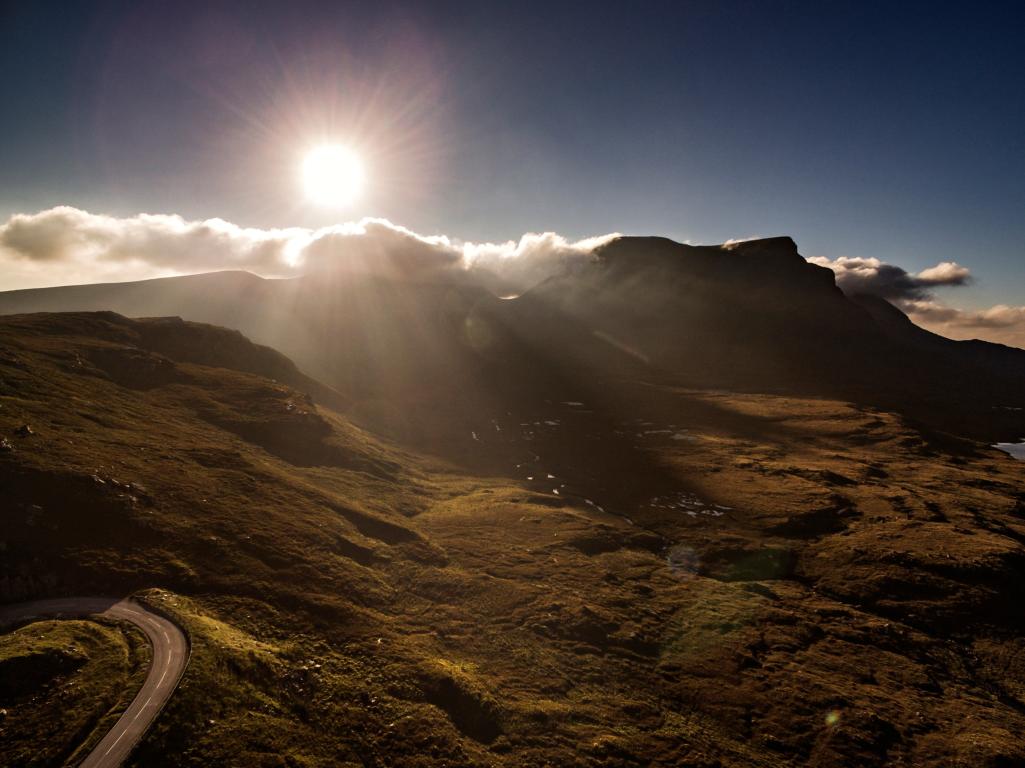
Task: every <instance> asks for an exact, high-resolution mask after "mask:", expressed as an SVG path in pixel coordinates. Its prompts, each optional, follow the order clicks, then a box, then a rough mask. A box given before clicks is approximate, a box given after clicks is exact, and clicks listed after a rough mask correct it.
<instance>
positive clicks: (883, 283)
mask: <svg viewBox="0 0 1025 768" xmlns="http://www.w3.org/2000/svg"><path fill="white" fill-rule="evenodd" d="M808 261H810V262H811V263H812V264H818V265H819V266H820V267H829V269H831V270H833V272H835V273H836V284H837V285H838V286H840V289H841V290H842V291H843V292H844V293H847V294H855V293H868V294H871V295H873V296H881V297H882V298H884V299H890V300H897V301H903V300H907V301H924V300H926V299H929V298H931V296H932V289H933V288H939V287H943V286H963V285H968V284H969V283H970V282H971V280H972V276H971V272H970V271H969V270H968V268H967V267H962V266H961V265H960V264H957V263H956V262H953V261H944V262H941V263H940V264H937V265H936V266H935V267H929V268H928V269H924V270H922V271H921V272H919V273H918V274H917V275H916V274H912V273H910V272H908V271H907V270H905V269H903V268H902V267H898V266H897V265H895V264H887V263H885V262H883V261H880V260H879V259H874V258H869V259H864V258H852V257H849V256H841V257H840V258H838V259H833V260H830V259H827V258H825V257H823V256H813V257H811V258H809V259H808Z"/></svg>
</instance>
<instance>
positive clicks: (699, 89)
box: [0, 1, 1025, 308]
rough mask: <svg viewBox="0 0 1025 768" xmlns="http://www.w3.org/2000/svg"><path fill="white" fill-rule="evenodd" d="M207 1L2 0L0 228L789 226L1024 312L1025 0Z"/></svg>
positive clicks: (829, 247) (743, 229)
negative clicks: (317, 192) (346, 223)
mask: <svg viewBox="0 0 1025 768" xmlns="http://www.w3.org/2000/svg"><path fill="white" fill-rule="evenodd" d="M184 6H185V10H182V8H181V4H178V3H162V2H145V1H144V2H136V3H127V2H97V3H46V2H33V3H19V4H13V3H12V4H4V5H2V6H0V9H2V10H0V29H2V30H3V32H2V33H0V78H2V81H3V82H2V86H3V93H4V97H3V99H4V103H3V108H2V109H3V118H4V119H3V121H2V122H0V217H2V218H6V217H7V216H9V215H11V214H14V213H19V212H22V213H29V212H35V211H39V210H42V209H46V208H49V207H51V206H54V205H57V204H66V205H71V206H75V207H77V208H81V209H85V210H88V211H91V212H95V213H107V214H112V215H115V216H131V215H134V214H137V213H140V212H151V213H174V214H180V215H181V216H183V217H185V218H186V219H206V218H211V217H220V218H224V219H226V220H228V221H231V222H233V223H235V224H239V225H242V226H249V227H263V228H266V227H284V226H293V225H295V226H305V227H317V226H323V225H326V224H330V223H332V222H335V221H341V220H354V219H359V218H361V217H364V216H379V217H384V218H387V219H389V220H391V221H394V222H396V223H398V224H401V225H404V226H407V227H409V228H411V229H413V230H415V231H417V232H422V233H427V234H433V233H444V234H447V235H449V236H452V237H457V238H463V239H467V240H504V239H507V238H518V237H519V236H520V235H521V234H522V233H524V232H527V231H544V230H552V231H556V232H559V233H561V234H563V235H566V236H568V237H571V238H578V237H584V236H588V235H596V234H601V233H605V232H610V231H621V232H626V233H632V234H662V235H667V236H669V237H673V238H675V239H678V240H684V241H692V242H721V241H723V240H726V239H728V238H737V237H745V236H754V235H766V236H767V235H775V234H789V235H791V236H793V237H794V238H795V239H796V240H797V242H798V244H799V246H800V248H801V251H802V253H804V254H805V255H806V256H825V257H828V258H830V259H833V258H836V257H839V256H850V257H876V258H879V259H881V260H883V261H886V262H890V263H894V264H899V265H900V266H902V267H904V268H906V269H908V270H909V271H912V272H917V271H920V270H922V269H925V268H927V267H930V266H932V265H934V264H936V263H937V262H943V261H956V262H958V263H960V264H963V265H965V266H967V267H969V268H970V269H971V272H972V275H973V277H974V284H973V285H971V286H970V287H967V288H956V289H946V290H949V296H950V300H951V301H954V302H956V303H957V304H959V305H960V306H964V307H968V308H982V307H986V306H989V305H992V304H997V303H1003V304H1009V305H1021V304H1025V215H1023V214H1025V130H1023V126H1025V77H1023V76H1022V73H1023V72H1025V47H1023V46H1022V45H1021V40H1020V32H1021V29H1022V28H1023V25H1022V22H1023V21H1025V11H1023V10H1021V8H1022V6H1020V5H1018V4H1013V3H991V4H987V3H979V4H957V5H954V4H951V5H947V4H944V3H928V4H925V3H922V4H916V3H901V4H896V3H866V2H859V3H843V2H831V3H786V2H758V3H754V2H751V3H746V2H674V3H644V2H641V3H607V4H605V3H600V2H592V3H538V4H531V3H486V2H475V3H387V2H385V3H373V4H370V3H338V2H335V3H303V2H293V3H287V4H285V3H261V2H244V3H243V2H235V3H232V2H212V3H203V4H199V3H196V4H184ZM322 140H338V141H342V142H344V143H351V144H353V145H355V146H357V147H359V149H360V150H361V152H363V154H364V156H365V159H366V163H367V173H368V188H367V194H366V195H365V196H364V197H363V198H362V199H361V200H359V201H358V202H357V203H355V204H353V206H352V207H351V209H349V210H345V211H341V212H325V211H324V210H320V209H316V208H314V207H312V206H310V205H308V204H307V203H305V201H304V200H303V198H302V193H301V190H300V189H299V187H298V183H297V170H296V169H297V168H298V164H299V162H300V160H301V157H302V153H303V152H304V151H305V149H306V148H307V147H308V146H309V145H311V144H314V143H316V142H318V141H322ZM943 290H944V289H941V296H947V295H948V294H944V293H942V291H943Z"/></svg>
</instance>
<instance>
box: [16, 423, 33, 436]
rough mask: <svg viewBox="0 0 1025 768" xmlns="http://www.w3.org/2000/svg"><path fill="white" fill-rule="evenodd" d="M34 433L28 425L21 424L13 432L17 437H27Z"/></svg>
mask: <svg viewBox="0 0 1025 768" xmlns="http://www.w3.org/2000/svg"><path fill="white" fill-rule="evenodd" d="M35 433H36V432H35V430H34V429H32V427H30V426H29V425H28V424H22V425H21V426H20V427H18V428H17V429H16V430H14V434H16V435H18V437H28V436H29V435H34V434H35Z"/></svg>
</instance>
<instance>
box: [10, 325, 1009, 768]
mask: <svg viewBox="0 0 1025 768" xmlns="http://www.w3.org/2000/svg"><path fill="white" fill-rule="evenodd" d="M141 339H142V335H141V334H140V332H139V331H138V327H137V326H136V325H135V324H133V323H131V322H129V321H124V320H118V319H115V318H113V317H106V318H98V317H96V316H88V317H87V318H86V319H85V320H79V321H76V322H73V323H72V322H70V321H68V320H66V319H65V320H62V321H56V320H53V319H48V318H46V317H34V318H21V319H19V318H9V319H5V320H4V321H3V323H2V327H0V340H2V349H3V350H4V351H3V353H2V354H0V435H4V436H6V438H7V440H8V442H9V444H10V446H11V450H8V451H6V452H3V453H0V482H2V484H3V485H2V490H3V493H4V498H5V499H6V500H7V502H8V503H7V505H6V506H5V511H4V513H3V514H4V515H5V518H4V534H3V538H4V542H3V543H4V547H5V548H4V550H3V551H4V557H3V559H2V561H0V562H2V568H3V571H2V574H0V576H2V580H0V585H2V587H3V590H4V591H3V595H2V597H3V599H4V600H5V601H14V600H18V599H25V598H28V597H32V596H38V595H57V594H68V593H71V592H74V593H76V594H85V593H89V592H95V593H100V594H107V593H110V594H129V593H137V594H139V595H140V596H141V597H142V598H143V599H146V600H148V601H151V602H152V603H154V604H156V605H159V606H161V607H162V608H164V609H165V610H167V611H170V612H171V613H173V614H175V615H176V616H178V618H179V620H180V621H181V623H182V624H183V626H185V627H186V628H187V629H188V631H189V634H190V636H191V639H192V644H193V657H192V662H191V664H190V666H189V668H188V670H187V672H186V675H185V678H184V680H183V683H182V685H181V687H180V689H179V690H178V691H177V692H176V693H175V695H174V696H173V697H172V699H171V701H170V703H169V705H168V708H167V709H166V710H165V712H164V713H163V714H162V716H161V717H160V718H159V720H158V721H157V724H156V726H155V727H154V729H153V730H152V731H151V732H150V734H149V735H148V736H147V738H146V739H145V740H144V742H143V744H142V745H141V746H140V749H139V750H138V751H137V752H136V753H135V755H134V758H133V760H134V764H136V765H139V766H152V765H164V764H166V765H187V766H188V765H191V766H205V765H245V766H249V767H252V766H337V765H354V766H443V765H448V766H510V767H511V766H544V765H552V766H556V765H558V766H635V765H655V766H676V765H695V766H782V765H792V764H795V763H798V764H809V765H819V766H832V765H864V766H873V765H877V766H882V765H908V766H911V765H937V766H939V765H944V766H950V765H963V766H994V767H995V766H1007V765H1013V764H1015V762H1016V761H1022V760H1025V747H1023V746H1022V744H1021V741H1020V738H1019V734H1020V733H1021V732H1022V730H1023V729H1025V716H1023V715H1022V712H1023V711H1025V653H1023V650H1025V647H1023V645H1022V641H1021V640H1020V637H1021V629H1022V624H1021V616H1020V611H1018V609H1017V606H1018V605H1020V600H1021V597H1022V590H1023V587H1022V585H1023V584H1025V580H1023V579H1022V576H1023V573H1025V569H1023V563H1025V546H1023V542H1025V507H1023V505H1025V481H1023V480H1022V475H1021V464H1020V463H1015V462H1014V460H1012V459H1011V458H1010V457H1007V456H1006V455H1004V454H1001V453H999V452H997V451H995V450H992V449H989V448H988V447H986V446H984V445H981V444H978V443H975V442H971V441H967V440H963V439H960V438H956V437H953V436H950V435H945V434H940V433H936V432H932V431H930V430H928V429H925V428H923V427H921V426H920V425H915V424H911V423H909V422H907V421H906V420H904V419H902V418H901V417H900V416H898V415H896V414H893V413H887V412H884V411H878V410H875V409H871V408H865V407H861V406H857V405H852V404H849V403H844V402H839V401H829V400H818V399H811V398H790V397H783V396H778V395H739V394H736V393H726V392H707V391H695V390H685V389H679V388H675V387H673V386H670V385H667V384H665V383H661V384H658V383H651V382H647V383H645V382H639V381H628V382H608V383H607V386H603V387H600V388H595V389H600V390H601V391H602V392H604V393H606V395H605V397H604V399H600V400H599V399H592V398H591V397H590V393H589V394H588V395H586V396H585V395H574V393H572V392H559V393H557V394H555V393H553V396H552V397H550V398H548V400H549V401H548V402H546V401H545V400H540V401H528V400H524V401H523V402H519V403H516V404H515V406H509V407H506V408H505V409H504V410H496V411H494V412H491V413H485V412H481V413H480V415H479V419H480V421H479V423H474V424H471V425H470V428H469V429H466V430H464V431H463V432H461V433H460V434H458V435H457V434H455V433H450V434H448V435H447V437H446V442H444V443H442V442H440V441H439V443H438V444H437V445H435V446H434V447H433V450H432V447H431V446H430V445H429V444H420V445H418V446H417V448H416V449H415V450H414V449H413V448H410V447H401V446H399V445H398V444H396V443H392V442H389V441H387V440H385V439H384V438H381V437H377V436H375V435H374V433H372V432H371V431H369V430H368V429H367V428H366V425H365V424H364V426H363V427H361V426H358V425H357V424H355V423H354V422H352V421H351V420H350V419H349V418H347V417H346V415H345V414H342V413H338V412H335V411H333V410H331V409H329V408H326V407H323V406H322V405H319V404H315V403H313V402H312V401H311V400H310V399H309V398H308V397H306V396H305V395H304V393H303V392H301V391H299V390H296V389H294V388H293V387H292V386H289V385H287V384H284V383H282V382H281V381H276V380H274V379H273V377H272V376H264V375H261V373H260V370H259V368H258V366H250V368H251V370H248V371H242V370H237V368H238V364H237V361H238V360H240V359H241V360H244V359H246V358H245V348H244V347H243V348H240V349H236V350H234V351H233V353H232V356H231V358H230V359H231V360H233V361H236V362H235V363H233V364H234V365H235V366H236V368H235V369H232V368H231V367H224V368H218V367H213V366H211V365H198V364H195V363H189V362H183V361H180V360H175V359H171V358H167V357H164V356H162V355H160V354H158V353H156V352H154V351H152V350H148V349H147V348H146V346H145V343H143V341H142V340H141ZM238 343H239V344H242V342H241V341H240V342H238ZM208 362H209V361H208ZM418 416H419V417H420V418H421V419H423V420H429V419H431V418H438V419H440V418H443V414H441V413H438V414H430V413H426V414H419V415H418ZM24 425H29V426H30V427H31V434H24V430H21V434H19V431H18V430H19V428H20V427H22V426H24ZM459 441H461V442H459ZM111 647H116V646H111ZM79 674H81V672H80V673H79ZM40 706H42V705H40ZM29 722H31V723H32V725H30V726H28V725H27V726H26V727H23V728H18V729H15V728H14V727H13V724H14V721H13V720H11V719H10V717H9V720H8V722H5V724H4V728H5V736H6V738H5V749H11V750H16V749H29V748H31V747H32V745H35V744H37V739H38V738H39V737H38V734H37V732H36V731H33V730H32V729H33V728H37V727H40V726H39V725H38V724H37V723H36V719H31V720H30V721H26V723H29ZM69 733H70V732H69Z"/></svg>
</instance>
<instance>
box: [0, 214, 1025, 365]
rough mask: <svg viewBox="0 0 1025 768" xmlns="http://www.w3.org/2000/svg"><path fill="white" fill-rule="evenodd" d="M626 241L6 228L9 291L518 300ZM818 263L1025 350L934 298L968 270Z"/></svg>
mask: <svg viewBox="0 0 1025 768" xmlns="http://www.w3.org/2000/svg"><path fill="white" fill-rule="evenodd" d="M617 236H618V235H616V234H609V235H602V236H599V237H591V238H586V239H583V240H576V241H571V240H569V239H567V238H565V237H563V236H561V235H558V234H556V233H554V232H544V233H537V234H535V233H529V234H526V235H523V236H522V237H521V238H520V239H519V240H509V241H506V242H501V243H473V242H465V241H460V240H456V239H453V238H450V237H447V236H445V235H421V234H418V233H416V232H413V231H412V230H410V229H406V228H405V227H401V226H398V225H396V224H392V223H391V222H389V221H387V220H386V219H363V220H361V221H356V222H348V223H344V224H337V225H333V226H329V227H323V228H320V229H306V228H301V227H291V228H285V229H256V228H248V227H239V226H237V225H235V224H232V223H230V222H227V221H224V220H223V219H207V220H205V221H189V220H186V219H184V218H182V217H181V216H177V215H168V214H139V215H138V216H131V217H126V218H118V217H113V216H105V215H99V214H93V213H89V212H87V211H83V210H80V209H78V208H72V207H68V206H61V207H57V208H51V209H49V210H45V211H40V212H39V213H34V214H16V215H14V216H12V217H11V218H10V219H8V220H7V222H5V223H3V224H0V290H9V289H14V288H29V287H39V286H49V285H67V284H77V283H96V282H104V281H120V280H138V279H144V278H149V277H162V276H168V275H180V274H190V273H196V272H209V271H214V270H222V269H245V270H248V271H251V272H255V273H256V274H259V275H263V276H265V277H291V276H295V275H299V274H322V273H337V272H344V271H346V270H353V271H369V272H375V273H382V274H398V273H401V274H405V275H430V274H431V273H438V272H442V271H447V272H449V273H450V274H458V273H459V272H461V271H474V272H476V274H477V276H478V277H485V278H486V280H487V282H488V283H489V284H490V285H491V286H492V287H493V288H494V289H495V290H496V291H499V292H505V293H515V292H519V291H522V290H525V289H526V288H529V287H530V286H531V285H534V284H536V283H538V282H540V281H542V280H544V279H545V278H547V277H549V276H550V275H552V274H555V273H556V272H559V271H561V270H564V269H567V268H571V267H572V266H574V265H575V264H577V263H580V262H582V261H585V260H587V259H589V258H590V257H591V251H592V250H593V249H594V248H595V247H596V246H598V245H600V244H602V243H604V242H607V241H608V240H610V239H612V238H614V237H617ZM809 261H810V262H812V263H814V264H818V265H819V266H823V267H828V268H829V269H832V270H833V272H834V273H835V274H836V281H837V284H838V285H839V286H840V288H841V289H842V290H843V291H844V292H846V293H848V294H853V293H869V294H872V295H875V296H880V297H882V298H884V299H887V300H888V301H890V302H892V303H893V304H895V305H896V306H898V307H900V308H901V309H902V310H904V311H905V312H907V313H908V314H909V315H910V316H911V318H912V319H913V320H914V321H915V322H917V323H918V324H919V325H922V326H924V327H927V328H929V329H930V330H933V331H936V332H937V333H941V334H943V335H944V336H949V337H951V338H976V337H982V338H986V339H989V340H992V341H999V342H1002V343H1005V344H1013V345H1015V346H1020V347H1025V307H1012V306H1005V305H997V306H994V307H990V308H988V309H982V310H965V309H957V308H955V307H951V306H948V305H947V304H945V303H943V302H942V301H940V300H939V299H938V298H937V297H936V295H935V290H936V289H937V288H951V287H953V288H956V287H961V286H966V285H969V284H971V282H972V275H971V272H970V270H969V269H968V268H967V267H964V266H962V265H960V264H957V263H955V262H942V263H940V264H937V265H936V266H934V267H930V268H929V269H924V270H922V271H921V272H918V273H910V272H908V271H907V270H905V269H903V268H901V267H899V266H896V265H894V264H887V263H885V262H883V261H880V260H879V259H874V258H850V257H844V256H842V257H840V258H837V259H832V260H830V259H827V258H824V257H813V258H810V259H809Z"/></svg>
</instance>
